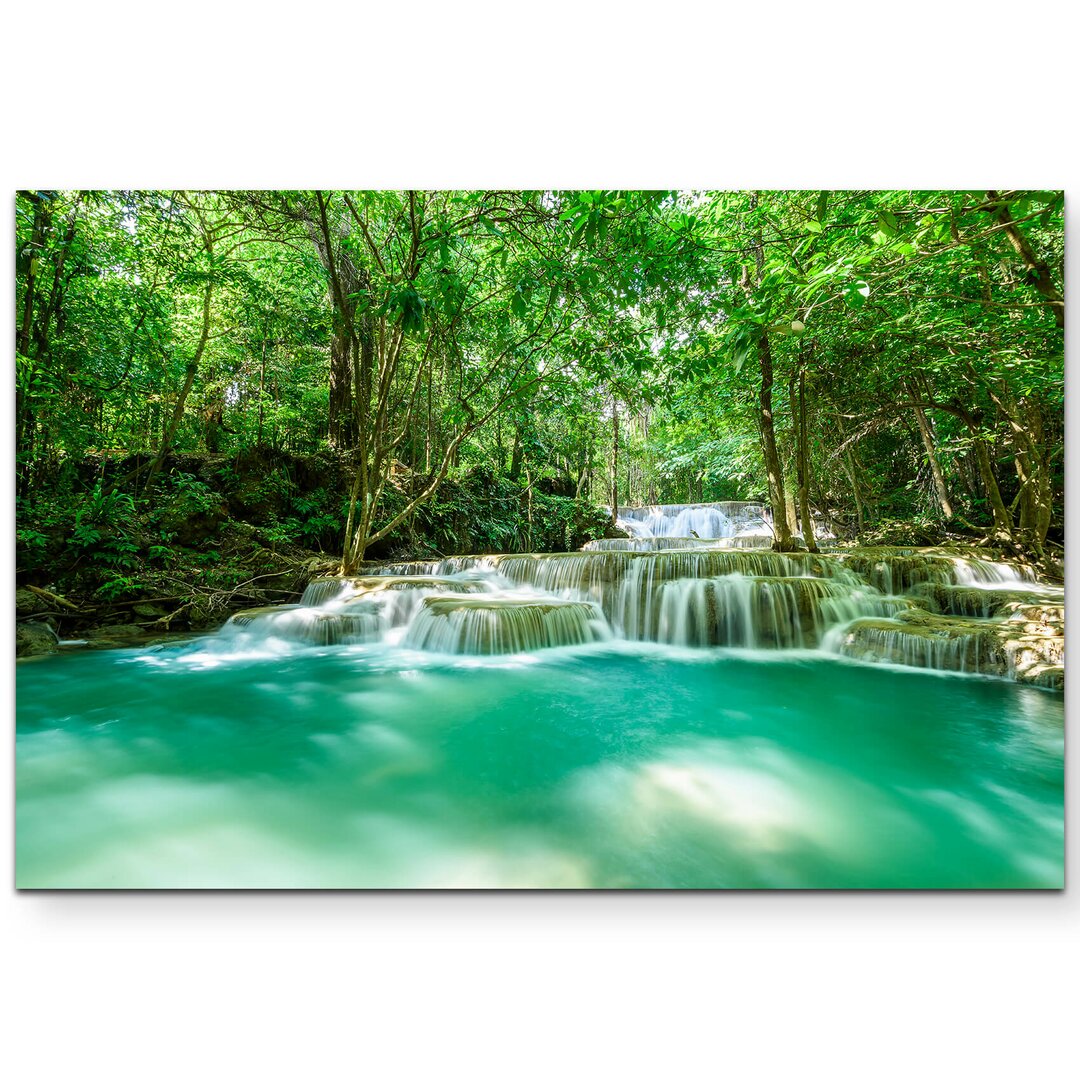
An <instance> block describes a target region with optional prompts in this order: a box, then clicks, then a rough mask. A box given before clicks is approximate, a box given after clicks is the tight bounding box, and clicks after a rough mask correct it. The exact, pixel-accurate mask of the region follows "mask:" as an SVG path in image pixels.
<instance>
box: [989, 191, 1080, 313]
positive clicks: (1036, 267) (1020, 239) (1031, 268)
mask: <svg viewBox="0 0 1080 1080" xmlns="http://www.w3.org/2000/svg"><path fill="white" fill-rule="evenodd" d="M986 195H987V198H988V199H990V200H991V202H992V203H994V204H995V205H994V206H993V208H992V209H991V211H990V212H991V213H992V214H993V215H994V217H995V218H997V220H998V221H1000V222H1001V223H1002V225H1004V227H1005V235H1006V236H1007V237H1008V238H1009V243H1010V244H1012V246H1013V250H1014V251H1015V252H1016V254H1017V255H1019V256H1020V258H1021V259H1022V260H1023V263H1024V269H1025V270H1027V277H1028V282H1029V283H1030V284H1031V285H1032V286H1033V288H1034V289H1035V291H1036V292H1037V293H1038V294H1039V295H1040V296H1041V297H1042V298H1043V299H1044V300H1045V301H1046V304H1047V306H1048V307H1049V308H1050V310H1051V311H1052V312H1053V313H1054V322H1055V323H1056V324H1057V326H1058V327H1059V328H1063V327H1064V326H1065V298H1064V297H1063V296H1062V295H1061V293H1060V292H1058V289H1057V286H1056V285H1055V284H1054V279H1053V277H1052V276H1051V274H1050V267H1049V266H1047V264H1046V263H1045V262H1044V261H1043V260H1042V259H1040V258H1039V257H1038V256H1037V255H1036V254H1035V251H1034V249H1033V248H1032V246H1031V244H1030V243H1028V240H1027V237H1025V236H1024V234H1023V233H1022V232H1021V231H1020V229H1019V228H1018V226H1017V225H1016V224H1015V223H1014V222H1013V218H1012V214H1011V213H1010V212H1009V206H1008V203H1005V202H1000V201H999V199H1000V196H999V195H998V193H997V192H996V191H988V192H987V193H986Z"/></svg>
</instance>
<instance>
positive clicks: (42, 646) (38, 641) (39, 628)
mask: <svg viewBox="0 0 1080 1080" xmlns="http://www.w3.org/2000/svg"><path fill="white" fill-rule="evenodd" d="M31 595H33V594H31ZM59 647H60V639H59V638H58V637H57V636H56V631H55V630H53V628H52V627H51V626H50V625H49V624H48V623H45V622H37V621H34V622H24V623H19V625H18V626H16V628H15V655H16V656H45V655H47V654H48V653H53V652H56V650H57V649H58V648H59Z"/></svg>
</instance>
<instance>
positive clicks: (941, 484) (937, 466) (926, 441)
mask: <svg viewBox="0 0 1080 1080" xmlns="http://www.w3.org/2000/svg"><path fill="white" fill-rule="evenodd" d="M915 419H916V421H917V422H918V425H919V435H920V436H921V438H922V443H923V448H924V449H925V450H926V457H927V459H928V460H929V462H930V472H931V473H932V474H933V477H934V489H935V491H937V497H938V505H939V506H940V507H941V512H942V514H944V515H945V520H946V521H952V519H953V514H954V511H953V507H952V502H951V501H950V499H949V489H948V487H946V485H945V474H944V473H943V472H942V471H941V462H940V461H939V460H938V456H937V452H936V451H935V449H934V432H933V428H932V427H931V426H930V421H929V420H928V419H927V416H926V413H925V412H924V411H923V408H922V406H921V405H916V406H915Z"/></svg>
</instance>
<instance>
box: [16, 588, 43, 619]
mask: <svg viewBox="0 0 1080 1080" xmlns="http://www.w3.org/2000/svg"><path fill="white" fill-rule="evenodd" d="M48 609H49V605H48V602H47V601H46V600H44V599H43V598H42V597H40V596H38V595H37V593H32V592H31V591H30V590H29V589H16V590H15V613H16V614H17V615H34V614H36V613H37V612H39V611H48Z"/></svg>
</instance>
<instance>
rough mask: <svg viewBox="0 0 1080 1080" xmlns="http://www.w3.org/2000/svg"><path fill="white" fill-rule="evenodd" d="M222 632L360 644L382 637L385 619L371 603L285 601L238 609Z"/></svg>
mask: <svg viewBox="0 0 1080 1080" xmlns="http://www.w3.org/2000/svg"><path fill="white" fill-rule="evenodd" d="M223 632H225V633H228V634H231V635H232V636H234V637H240V636H242V637H245V638H248V639H251V640H252V641H263V642H264V641H267V640H270V639H273V638H279V639H282V640H284V641H296V642H302V643H304V644H307V645H359V644H362V643H364V642H369V641H377V640H378V639H379V637H380V635H381V633H382V621H381V620H380V618H379V612H378V610H377V609H376V608H375V607H374V605H370V604H358V603H353V604H350V605H349V607H348V609H347V610H340V611H332V610H325V609H323V608H318V607H305V606H302V605H300V604H283V605H281V606H278V607H263V608H249V609H248V610H246V611H238V612H237V613H236V614H235V615H233V617H232V618H231V619H229V621H228V622H227V623H226V624H225V627H224V630H223Z"/></svg>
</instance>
